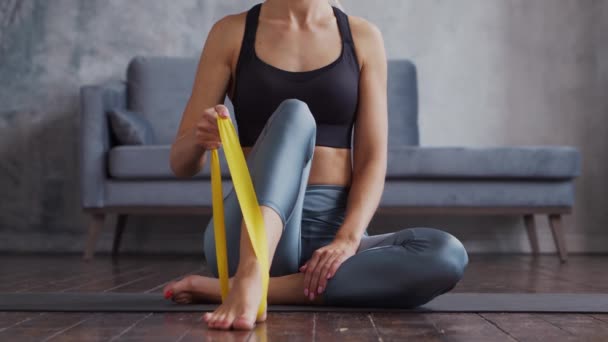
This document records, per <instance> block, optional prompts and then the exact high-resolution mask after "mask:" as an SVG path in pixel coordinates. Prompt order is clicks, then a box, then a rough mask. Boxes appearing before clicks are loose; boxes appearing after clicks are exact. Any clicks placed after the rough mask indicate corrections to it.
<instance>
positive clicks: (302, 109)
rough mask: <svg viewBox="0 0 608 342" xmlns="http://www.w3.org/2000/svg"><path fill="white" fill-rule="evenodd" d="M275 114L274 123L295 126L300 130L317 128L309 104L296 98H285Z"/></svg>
mask: <svg viewBox="0 0 608 342" xmlns="http://www.w3.org/2000/svg"><path fill="white" fill-rule="evenodd" d="M274 114H275V115H273V118H272V121H271V122H273V123H278V124H280V125H281V126H286V127H294V128H296V129H298V130H300V131H301V130H306V129H308V130H316V127H317V125H316V122H315V118H314V117H313V115H312V112H311V111H310V108H309V107H308V104H307V103H306V102H304V101H302V100H299V99H296V98H290V99H285V100H283V101H282V102H281V103H280V104H279V106H278V107H277V109H276V111H275V113H274Z"/></svg>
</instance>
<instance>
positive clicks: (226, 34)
mask: <svg viewBox="0 0 608 342" xmlns="http://www.w3.org/2000/svg"><path fill="white" fill-rule="evenodd" d="M246 17H247V12H246V11H245V12H240V13H235V14H228V15H225V16H223V17H222V18H220V19H219V20H217V21H216V22H214V23H213V25H212V26H211V30H210V31H209V37H211V36H213V37H214V38H217V39H225V40H228V41H230V40H232V39H235V38H238V37H237V36H238V35H239V33H241V34H242V33H243V32H244V30H245V20H246Z"/></svg>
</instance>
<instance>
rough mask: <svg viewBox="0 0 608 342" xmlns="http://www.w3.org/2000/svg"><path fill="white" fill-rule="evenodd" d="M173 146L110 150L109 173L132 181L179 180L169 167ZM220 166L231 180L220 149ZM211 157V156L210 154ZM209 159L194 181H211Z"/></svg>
mask: <svg viewBox="0 0 608 342" xmlns="http://www.w3.org/2000/svg"><path fill="white" fill-rule="evenodd" d="M170 152H171V145H129V146H117V147H114V148H112V149H110V152H109V156H108V171H109V173H110V177H111V178H117V179H131V180H152V179H157V180H158V179H163V180H168V179H173V180H175V179H177V178H176V177H175V175H174V174H173V171H172V170H171V166H170V165H169V155H170ZM219 152H220V153H219V155H220V166H221V171H222V175H223V176H224V178H226V179H229V178H228V177H230V171H229V170H228V164H227V163H226V158H225V157H224V152H223V151H222V150H221V149H220V151H219ZM209 156H211V155H210V154H209ZM209 160H210V159H209V157H207V162H206V163H205V166H204V167H203V169H202V170H201V171H200V172H199V173H198V174H197V175H195V176H194V177H193V178H194V179H207V180H209V179H211V170H210V168H209V166H210V163H209Z"/></svg>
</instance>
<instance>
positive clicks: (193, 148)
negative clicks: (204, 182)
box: [170, 130, 205, 178]
mask: <svg viewBox="0 0 608 342" xmlns="http://www.w3.org/2000/svg"><path fill="white" fill-rule="evenodd" d="M204 161H205V149H204V148H203V147H202V146H200V145H199V144H197V143H196V138H195V135H194V130H188V131H187V132H186V133H184V134H182V135H180V136H178V137H177V138H176V139H175V142H174V143H173V145H171V156H170V165H171V170H173V173H174V174H175V176H177V177H178V178H190V177H192V176H194V175H196V174H197V173H198V172H199V171H200V170H201V169H202V168H203V166H204Z"/></svg>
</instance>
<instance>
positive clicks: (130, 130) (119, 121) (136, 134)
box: [108, 108, 156, 145]
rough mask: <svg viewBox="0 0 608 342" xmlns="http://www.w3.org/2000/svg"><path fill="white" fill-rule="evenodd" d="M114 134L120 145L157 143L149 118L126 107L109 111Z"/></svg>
mask: <svg viewBox="0 0 608 342" xmlns="http://www.w3.org/2000/svg"><path fill="white" fill-rule="evenodd" d="M108 117H109V119H110V126H111V127H112V134H113V135H114V137H115V138H116V141H118V143H119V144H120V145H151V144H155V143H156V139H155V138H154V131H153V130H152V127H151V126H150V123H149V122H148V120H146V119H145V118H144V117H142V116H141V115H139V114H137V113H134V112H131V111H129V110H126V109H119V108H116V109H112V110H110V111H109V112H108Z"/></svg>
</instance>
